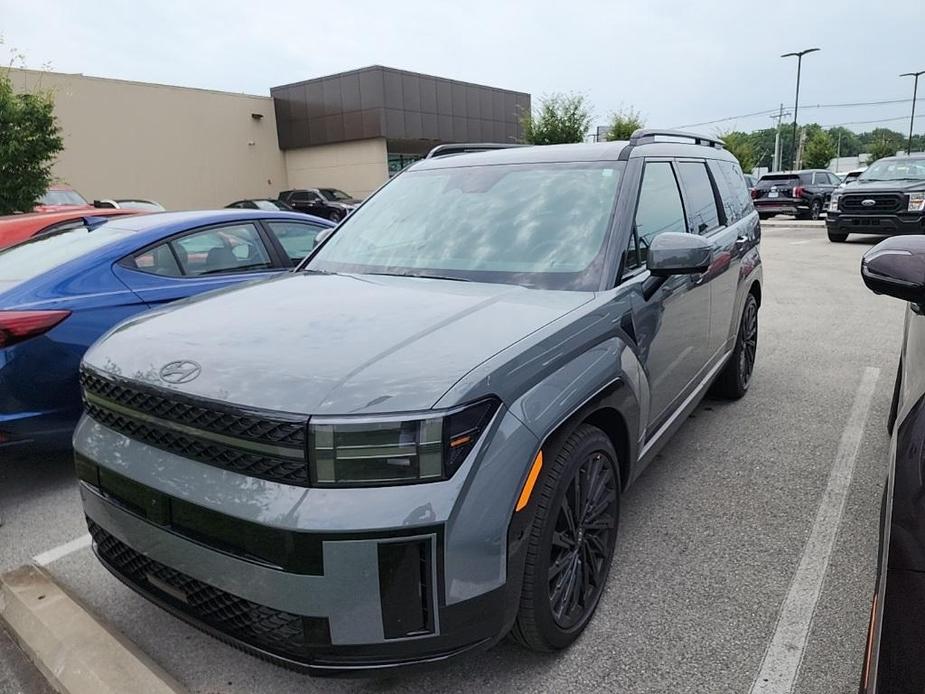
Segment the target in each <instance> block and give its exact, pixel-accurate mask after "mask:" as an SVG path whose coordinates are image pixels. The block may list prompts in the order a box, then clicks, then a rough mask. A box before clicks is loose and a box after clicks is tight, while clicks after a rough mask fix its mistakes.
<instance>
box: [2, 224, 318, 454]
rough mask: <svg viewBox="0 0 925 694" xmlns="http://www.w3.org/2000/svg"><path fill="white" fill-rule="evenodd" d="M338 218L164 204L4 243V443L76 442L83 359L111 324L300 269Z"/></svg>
mask: <svg viewBox="0 0 925 694" xmlns="http://www.w3.org/2000/svg"><path fill="white" fill-rule="evenodd" d="M333 226H334V225H333V224H332V223H331V222H329V221H327V220H325V219H320V218H317V217H311V216H308V215H305V214H300V213H292V212H268V211H263V210H219V211H213V212H166V213H162V214H152V215H140V216H137V217H122V218H120V219H118V220H113V221H110V222H106V223H101V222H100V223H94V221H93V220H91V221H90V222H89V223H82V224H81V225H80V226H75V227H71V228H66V229H63V230H60V231H57V232H54V233H51V234H47V235H43V236H39V237H36V238H33V239H30V240H28V241H26V242H24V243H21V244H19V245H17V246H13V247H11V248H7V249H5V250H3V251H0V451H2V450H3V449H4V448H10V447H13V446H23V445H26V444H30V445H32V446H36V447H38V446H41V447H46V446H48V447H58V446H66V445H68V444H69V442H70V436H71V432H72V431H73V428H74V425H75V424H76V422H77V419H78V417H79V415H80V408H81V404H80V389H79V385H78V381H77V367H78V365H79V364H80V359H81V357H82V356H83V354H84V352H85V351H86V350H87V348H88V347H89V346H90V345H91V344H92V343H93V342H94V341H95V340H96V339H97V338H98V337H100V336H101V335H102V334H103V333H104V332H106V331H107V330H109V329H110V328H111V327H113V326H114V325H116V324H117V323H119V322H120V321H122V320H124V319H126V318H128V317H130V316H133V315H135V314H137V313H140V312H141V311H146V310H148V309H150V308H154V307H156V306H159V305H162V304H164V303H166V302H169V301H174V300H176V299H182V298H185V297H189V296H193V295H195V294H199V293H201V292H205V291H209V290H213V289H220V288H222V287H227V286H229V285H232V284H235V283H238V282H244V281H247V280H257V279H260V278H265V277H268V276H271V275H273V274H276V273H280V272H283V271H285V270H287V269H289V268H292V267H293V266H295V265H296V264H297V263H298V262H299V261H300V260H301V259H302V258H303V257H304V256H305V255H307V254H308V252H309V251H310V250H311V249H312V247H313V245H314V243H315V237H316V236H317V235H318V234H319V233H320V232H321V231H323V230H324V229H327V228H330V227H333ZM233 318H234V317H233V316H229V320H233ZM0 457H2V456H0Z"/></svg>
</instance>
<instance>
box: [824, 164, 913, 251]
mask: <svg viewBox="0 0 925 694" xmlns="http://www.w3.org/2000/svg"><path fill="white" fill-rule="evenodd" d="M825 226H826V231H828V234H829V241H835V242H841V241H844V240H845V239H847V238H848V234H879V235H882V236H891V235H893V234H921V233H925V157H887V158H885V159H878V160H877V161H875V162H874V163H873V164H871V165H870V166H869V167H867V169H865V170H864V172H863V173H862V174H861V175H860V176H858V178H857V179H856V180H855V182H854V183H852V184H850V185H848V186H846V187H845V188H842V189H840V190H838V191H836V192H835V194H834V195H832V201H831V203H830V205H829V212H828V215H827V216H826V220H825Z"/></svg>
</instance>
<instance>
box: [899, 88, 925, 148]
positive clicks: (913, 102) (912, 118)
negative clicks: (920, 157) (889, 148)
mask: <svg viewBox="0 0 925 694" xmlns="http://www.w3.org/2000/svg"><path fill="white" fill-rule="evenodd" d="M919 75H925V70H919V71H918V72H904V73H903V74H901V75H900V77H914V78H915V83H914V86H913V87H912V116H911V117H910V118H909V144H907V145H906V154H912V126H913V125H915V98H916V96H917V95H918V93H919Z"/></svg>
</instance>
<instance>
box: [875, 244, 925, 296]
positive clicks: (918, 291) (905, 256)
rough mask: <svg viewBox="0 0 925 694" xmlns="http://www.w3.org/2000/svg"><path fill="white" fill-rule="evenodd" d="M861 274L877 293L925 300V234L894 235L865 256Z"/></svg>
mask: <svg viewBox="0 0 925 694" xmlns="http://www.w3.org/2000/svg"><path fill="white" fill-rule="evenodd" d="M861 277H862V278H863V279H864V284H866V285H867V288H868V289H870V290H871V291H872V292H874V293H875V294H886V295H888V296H893V297H896V298H897V299H902V300H903V301H912V302H915V303H920V302H925V237H922V236H892V237H890V238H888V239H886V240H885V241H882V242H880V243H878V244H877V245H876V246H874V247H873V248H871V249H870V250H869V251H867V253H865V254H864V258H863V259H862V260H861Z"/></svg>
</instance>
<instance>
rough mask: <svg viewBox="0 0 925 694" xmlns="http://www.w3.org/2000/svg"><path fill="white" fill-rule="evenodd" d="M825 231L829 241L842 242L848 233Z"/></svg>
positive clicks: (846, 238)
mask: <svg viewBox="0 0 925 694" xmlns="http://www.w3.org/2000/svg"><path fill="white" fill-rule="evenodd" d="M826 233H827V234H828V236H829V241H831V242H832V243H844V242H845V241H847V240H848V234H843V233H840V232H837V231H828V232H826Z"/></svg>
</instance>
